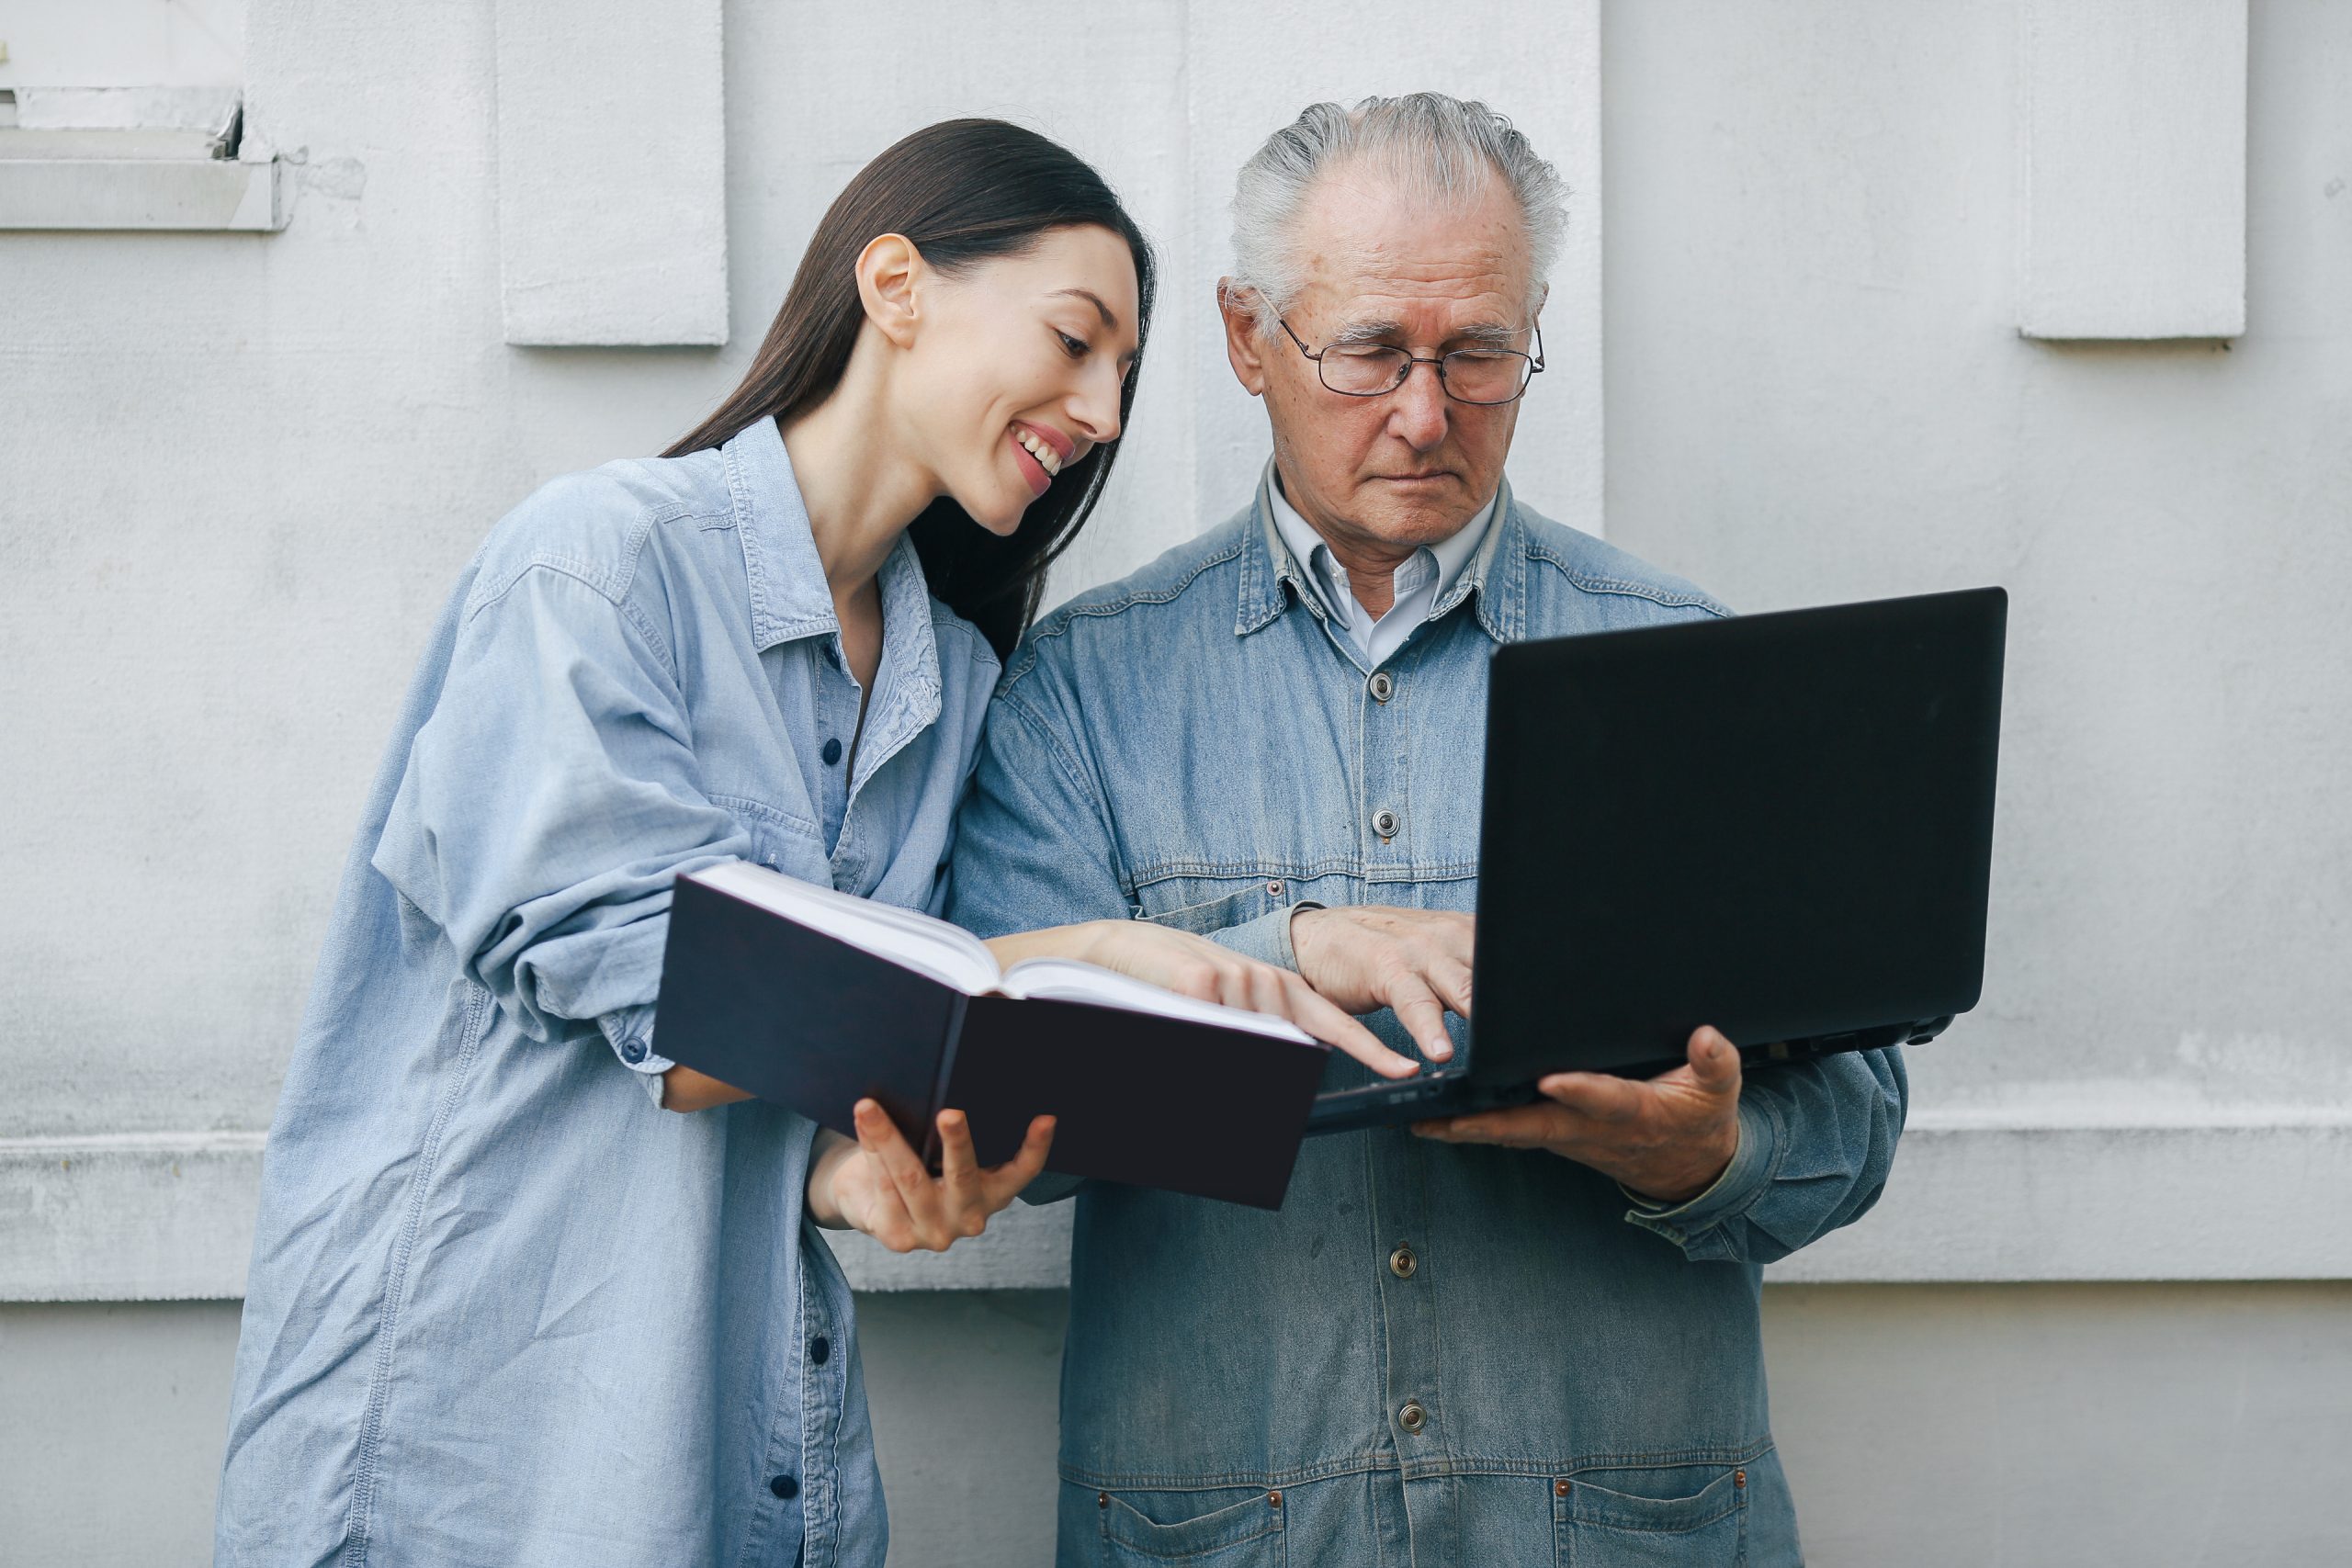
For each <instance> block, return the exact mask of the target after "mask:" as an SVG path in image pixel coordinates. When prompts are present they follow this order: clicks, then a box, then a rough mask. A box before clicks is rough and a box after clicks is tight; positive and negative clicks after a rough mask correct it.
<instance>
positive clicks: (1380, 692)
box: [1366, 670, 1397, 703]
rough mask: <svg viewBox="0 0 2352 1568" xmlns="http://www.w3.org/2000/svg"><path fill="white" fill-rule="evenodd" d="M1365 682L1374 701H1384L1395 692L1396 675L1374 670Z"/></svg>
mask: <svg viewBox="0 0 2352 1568" xmlns="http://www.w3.org/2000/svg"><path fill="white" fill-rule="evenodd" d="M1366 684H1367V685H1369V686H1370V687H1371V689H1372V700H1373V701H1374V702H1376V703H1385V702H1386V701H1387V700H1388V699H1389V698H1391V697H1393V696H1395V695H1396V694H1397V677H1395V676H1394V675H1391V674H1390V673H1389V672H1388V671H1385V670H1375V671H1373V673H1372V679H1371V680H1370V681H1369V682H1366Z"/></svg>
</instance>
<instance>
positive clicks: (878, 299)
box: [857, 234, 930, 348]
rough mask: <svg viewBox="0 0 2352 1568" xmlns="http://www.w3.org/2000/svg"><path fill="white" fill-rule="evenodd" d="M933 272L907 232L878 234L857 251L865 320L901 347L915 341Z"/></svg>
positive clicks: (858, 291)
mask: <svg viewBox="0 0 2352 1568" xmlns="http://www.w3.org/2000/svg"><path fill="white" fill-rule="evenodd" d="M929 272H930V269H929V268H928V267H926V266H925V265H923V259H922V252H921V251H918V250H916V249H915V247H914V242H913V241H911V240H910V239H908V238H907V237H906V236H905V235H904V234H878V235H876V236H875V237H874V238H873V239H871V240H868V241H867V242H866V243H865V249H864V250H862V251H860V252H858V253H857V297H858V299H859V300H860V302H862V303H863V304H864V305H865V319H866V320H867V321H872V322H873V323H874V324H875V326H876V327H878V328H879V329H881V333H882V335H883V336H884V337H886V338H888V339H889V340H890V341H891V342H892V343H894V344H897V345H898V346H899V347H900V348H906V347H909V346H910V345H912V344H913V343H914V338H915V322H916V321H917V319H918V318H919V317H920V315H921V313H922V312H921V310H920V305H921V296H922V286H923V284H924V283H925V282H926V281H927V280H928V276H929Z"/></svg>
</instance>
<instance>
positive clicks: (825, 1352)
mask: <svg viewBox="0 0 2352 1568" xmlns="http://www.w3.org/2000/svg"><path fill="white" fill-rule="evenodd" d="M832 1355H833V1342H832V1341H831V1340H830V1339H828V1338H826V1337H824V1336H823V1335H821V1334H820V1335H819V1336H817V1337H816V1338H814V1339H811V1340H810V1341H809V1359H810V1360H812V1361H814V1362H816V1363H817V1364H818V1365H819V1366H820V1367H821V1366H823V1365H824V1364H825V1363H826V1362H827V1361H829V1360H831V1359H832Z"/></svg>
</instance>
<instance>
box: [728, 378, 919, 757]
mask: <svg viewBox="0 0 2352 1568" xmlns="http://www.w3.org/2000/svg"><path fill="white" fill-rule="evenodd" d="M720 450H721V452H722V453H723V454H724V455H725V457H726V461H727V491H728V495H729V499H730V501H731V503H732V505H733V509H734V514H735V532H736V536H737V537H738V538H740V539H741V541H742V545H743V575H744V578H745V581H747V582H748V583H749V585H750V591H751V598H752V642H753V645H754V646H755V647H757V648H758V649H760V650H761V651H762V652H765V651H766V650H767V649H771V648H774V647H775V646H776V645H777V644H779V643H786V642H792V641H795V640H797V639H798V638H801V637H834V636H838V635H839V633H840V631H841V618H840V617H839V616H838V615H835V614H834V613H833V594H832V590H831V589H830V588H828V587H827V586H826V584H825V563H824V562H823V560H822V559H820V558H819V557H818V554H817V541H816V538H815V536H813V534H812V533H811V532H810V530H809V509H808V506H807V504H806V503H805V502H802V501H801V499H800V484H799V481H798V480H797V479H794V477H793V473H792V457H791V455H790V454H789V453H787V452H786V450H785V447H784V434H783V432H782V431H780V430H778V429H777V428H776V423H775V420H773V419H758V420H754V421H752V423H750V424H747V425H745V426H744V427H743V428H742V429H741V430H740V431H738V432H736V433H735V434H734V435H732V436H730V437H729V439H728V441H727V442H726V444H725V446H722V447H721V448H720ZM876 586H877V587H878V589H879V591H880V592H881V596H882V664H881V668H880V669H879V670H878V671H876V675H875V682H874V685H875V690H874V691H873V693H871V694H869V697H868V720H867V722H868V725H869V739H872V740H878V741H880V742H881V743H882V744H881V747H880V748H878V749H875V750H870V751H869V750H862V751H861V760H860V764H859V768H858V772H859V773H860V774H861V775H863V774H865V773H868V772H869V771H870V768H869V767H868V765H867V764H866V762H865V757H866V756H868V755H872V756H873V759H874V763H875V764H876V765H878V764H879V762H880V761H882V760H884V756H885V755H887V752H888V751H889V750H897V744H896V742H898V741H899V740H900V739H903V735H902V733H901V731H903V732H904V734H911V733H912V732H913V731H915V730H918V729H921V728H922V727H923V726H925V725H927V724H929V723H931V722H932V721H933V719H936V718H937V717H938V716H939V711H940V681H939V644H938V640H937V638H936V637H933V634H932V626H931V590H930V587H929V585H928V583H927V581H926V580H925V579H924V577H923V574H922V558H920V557H919V556H917V555H916V554H915V546H914V540H913V538H912V537H911V536H909V535H906V534H901V535H899V542H898V543H897V544H896V545H894V546H893V547H891V549H890V554H889V556H888V558H885V559H884V561H883V562H882V570H880V571H879V572H878V573H877V574H876ZM901 710H905V711H903V712H902V711H901ZM885 714H888V719H886V720H885V722H884V723H882V724H881V725H879V726H876V725H875V724H874V721H875V719H876V718H882V717H883V716H884V715H885ZM876 728H878V729H879V730H880V731H881V733H879V734H874V733H872V731H873V730H874V729H876Z"/></svg>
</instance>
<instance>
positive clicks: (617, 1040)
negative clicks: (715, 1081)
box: [596, 1002, 677, 1106]
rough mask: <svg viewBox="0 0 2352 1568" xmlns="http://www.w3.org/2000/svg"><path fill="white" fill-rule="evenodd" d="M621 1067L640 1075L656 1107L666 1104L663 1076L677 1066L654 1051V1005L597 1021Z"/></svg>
mask: <svg viewBox="0 0 2352 1568" xmlns="http://www.w3.org/2000/svg"><path fill="white" fill-rule="evenodd" d="M596 1027H597V1028H598V1029H600V1030H602V1031H603V1032H604V1035H605V1040H606V1041H608V1042H609V1043H611V1045H612V1047H613V1055H616V1056H618V1057H619V1058H620V1059H621V1066H624V1067H627V1068H628V1070H629V1071H630V1072H633V1073H635V1074H637V1075H638V1077H639V1082H641V1083H643V1084H644V1085H645V1092H646V1093H647V1094H648V1095H650V1097H651V1098H652V1100H653V1103H654V1104H655V1105H657V1106H658V1105H660V1104H661V1103H662V1074H663V1073H666V1072H668V1071H669V1070H670V1069H671V1068H672V1067H674V1066H677V1064H676V1063H675V1062H673V1061H672V1060H670V1058H669V1057H667V1056H664V1055H660V1054H659V1053H657V1052H656V1051H655V1050H654V1049H653V1004H651V1003H650V1002H647V1003H645V1004H643V1005H641V1006H639V1007H633V1008H616V1009H614V1010H612V1011H611V1012H608V1013H605V1014H604V1015H603V1016H601V1017H600V1018H598V1019H597V1020H596Z"/></svg>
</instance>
